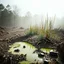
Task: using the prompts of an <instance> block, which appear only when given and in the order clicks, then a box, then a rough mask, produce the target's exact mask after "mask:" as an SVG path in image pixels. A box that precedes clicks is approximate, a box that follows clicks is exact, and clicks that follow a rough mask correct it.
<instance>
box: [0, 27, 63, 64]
mask: <svg viewBox="0 0 64 64" xmlns="http://www.w3.org/2000/svg"><path fill="white" fill-rule="evenodd" d="M25 31H26V30H25V29H23V28H18V29H17V28H3V27H0V63H1V64H11V62H12V63H13V64H18V62H19V61H20V60H21V61H22V60H26V58H25V55H21V56H16V55H12V54H10V53H8V49H9V45H11V44H13V43H14V42H20V41H24V42H28V43H30V44H32V45H34V46H35V47H37V48H39V49H40V48H43V47H44V48H55V49H56V48H58V45H59V44H60V43H61V42H64V37H63V35H64V34H63V33H64V32H63V31H57V33H58V34H59V35H60V36H62V39H61V40H60V41H57V40H55V39H52V38H49V39H48V38H46V37H43V38H42V39H41V40H39V39H38V36H37V35H33V36H26V35H25ZM59 49H60V50H62V49H63V48H59ZM58 51H59V50H58ZM59 53H60V51H59ZM62 53H63V52H62ZM62 53H60V54H62ZM12 58H13V60H12V61H11V59H12ZM63 58H64V56H63ZM14 62H15V63H14Z"/></svg>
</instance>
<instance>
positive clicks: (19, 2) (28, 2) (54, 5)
mask: <svg viewBox="0 0 64 64" xmlns="http://www.w3.org/2000/svg"><path fill="white" fill-rule="evenodd" d="M0 2H1V3H3V4H4V5H7V4H10V5H11V6H13V5H16V6H17V7H18V8H19V9H20V10H21V11H20V12H21V13H22V15H24V14H25V13H26V12H27V11H30V12H31V14H33V15H34V14H43V15H47V14H48V15H49V16H55V15H56V16H57V17H62V16H64V0H0Z"/></svg>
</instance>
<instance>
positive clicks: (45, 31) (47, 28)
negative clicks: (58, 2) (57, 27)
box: [27, 16, 54, 39]
mask: <svg viewBox="0 0 64 64" xmlns="http://www.w3.org/2000/svg"><path fill="white" fill-rule="evenodd" d="M53 25H54V21H53V20H52V19H51V18H48V16H47V18H46V19H45V24H43V23H41V25H40V26H37V25H35V26H30V27H29V29H28V31H27V35H38V38H39V39H42V38H43V37H46V38H50V36H51V35H52V34H51V33H52V30H53Z"/></svg>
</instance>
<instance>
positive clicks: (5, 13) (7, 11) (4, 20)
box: [0, 4, 30, 26]
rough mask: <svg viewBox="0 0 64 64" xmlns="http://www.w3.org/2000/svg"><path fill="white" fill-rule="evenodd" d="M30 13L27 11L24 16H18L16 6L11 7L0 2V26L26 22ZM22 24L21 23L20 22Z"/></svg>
mask: <svg viewBox="0 0 64 64" xmlns="http://www.w3.org/2000/svg"><path fill="white" fill-rule="evenodd" d="M29 16H30V13H29V12H28V13H27V14H26V16H22V17H20V16H19V14H18V11H17V8H16V7H15V8H13V9H12V8H11V6H10V5H7V6H4V5H3V4H0V26H16V25H19V24H20V22H22V23H24V24H25V23H26V22H25V21H28V20H29ZM20 25H21V26H22V24H20Z"/></svg>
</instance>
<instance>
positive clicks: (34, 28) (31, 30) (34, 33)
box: [26, 26, 38, 36]
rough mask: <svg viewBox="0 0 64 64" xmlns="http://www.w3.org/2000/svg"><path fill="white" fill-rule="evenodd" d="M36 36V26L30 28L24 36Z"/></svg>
mask: <svg viewBox="0 0 64 64" xmlns="http://www.w3.org/2000/svg"><path fill="white" fill-rule="evenodd" d="M37 34H38V27H37V26H30V27H29V29H28V31H27V32H26V35H31V36H32V35H37Z"/></svg>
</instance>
